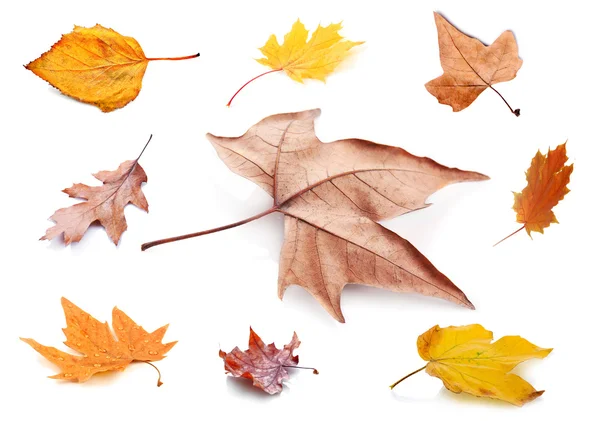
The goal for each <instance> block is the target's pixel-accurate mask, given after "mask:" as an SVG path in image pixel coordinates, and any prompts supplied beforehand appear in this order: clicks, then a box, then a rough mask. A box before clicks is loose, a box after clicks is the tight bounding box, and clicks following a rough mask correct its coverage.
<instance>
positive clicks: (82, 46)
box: [25, 25, 200, 112]
mask: <svg viewBox="0 0 600 421" xmlns="http://www.w3.org/2000/svg"><path fill="white" fill-rule="evenodd" d="M199 55H200V54H194V55H191V56H186V57H174V58H147V57H146V56H145V54H144V51H143V50H142V47H140V44H138V42H137V41H136V40H135V39H133V38H131V37H125V36H123V35H121V34H119V33H118V32H116V31H113V30H112V29H108V28H104V27H103V26H101V25H96V26H94V27H92V28H83V27H81V26H75V29H73V32H71V33H69V34H66V35H63V37H62V38H61V39H60V41H58V42H57V43H56V44H54V45H53V46H52V48H51V49H50V50H49V51H47V52H45V53H44V54H42V55H41V56H40V57H39V58H38V59H36V60H34V61H32V62H31V63H29V64H28V65H27V66H25V67H26V68H27V69H28V70H31V71H32V72H33V73H35V74H36V75H37V76H39V77H41V78H42V79H44V80H45V81H47V82H48V83H50V84H51V85H52V86H54V87H55V88H57V89H59V90H60V91H61V92H62V93H63V94H65V95H68V96H70V97H73V98H75V99H78V100H79V101H82V102H86V103H88V104H93V105H95V106H96V107H98V108H100V109H101V110H102V111H104V112H109V111H113V110H116V109H118V108H122V107H124V106H125V105H127V104H128V103H129V102H131V101H133V100H134V99H135V98H136V97H137V96H138V94H139V93H140V90H141V89H142V78H143V77H144V73H145V72H146V67H147V66H148V62H150V61H155V60H185V59H189V58H194V57H198V56H199Z"/></svg>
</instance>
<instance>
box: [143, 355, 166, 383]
mask: <svg viewBox="0 0 600 421" xmlns="http://www.w3.org/2000/svg"><path fill="white" fill-rule="evenodd" d="M142 362H143V363H146V364H148V365H151V366H152V367H154V369H155V370H156V372H157V373H158V381H157V382H156V386H157V387H161V386H162V385H163V382H162V381H160V379H161V377H162V375H161V374H160V370H159V369H158V367H156V366H155V365H154V364H152V363H151V362H150V361H142Z"/></svg>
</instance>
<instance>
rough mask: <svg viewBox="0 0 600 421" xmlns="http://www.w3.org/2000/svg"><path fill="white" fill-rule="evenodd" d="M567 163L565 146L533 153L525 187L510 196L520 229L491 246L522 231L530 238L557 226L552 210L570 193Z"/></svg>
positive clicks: (569, 171) (571, 170) (571, 168)
mask: <svg viewBox="0 0 600 421" xmlns="http://www.w3.org/2000/svg"><path fill="white" fill-rule="evenodd" d="M568 159H569V157H568V156H567V143H566V142H565V143H563V144H562V145H558V146H557V147H556V149H554V150H550V148H548V153H547V154H546V155H542V153H541V152H540V151H539V150H538V151H537V153H536V154H535V156H534V157H533V159H532V160H531V166H530V167H529V169H528V170H527V173H526V177H527V186H525V188H524V189H523V191H522V192H521V193H516V192H513V194H514V196H515V203H514V205H513V209H514V210H515V212H516V213H517V222H518V223H520V224H523V226H522V227H521V228H519V229H518V230H516V231H515V232H513V233H512V234H510V235H508V236H506V237H504V238H503V239H502V240H500V241H498V242H497V243H496V244H494V245H495V246H496V245H498V244H500V243H501V242H502V241H504V240H506V239H507V238H509V237H511V236H513V235H515V234H516V233H518V232H519V231H521V230H523V229H525V230H526V231H527V234H529V236H530V237H531V231H535V232H539V233H541V234H543V233H544V228H548V227H549V226H550V224H551V223H558V220H557V219H556V216H555V215H554V212H552V208H554V206H556V205H557V204H558V202H560V201H561V200H562V199H563V198H564V197H565V195H566V194H567V193H569V191H570V190H569V188H568V187H567V184H569V181H570V179H571V173H572V172H573V164H571V165H565V164H566V162H567V160H568Z"/></svg>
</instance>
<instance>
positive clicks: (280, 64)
mask: <svg viewBox="0 0 600 421" xmlns="http://www.w3.org/2000/svg"><path fill="white" fill-rule="evenodd" d="M340 29H342V24H341V23H332V24H330V25H329V26H326V27H322V26H321V25H319V26H317V29H316V30H315V31H314V32H313V34H312V35H311V37H310V39H308V31H307V30H306V28H305V27H304V24H303V23H302V22H300V19H298V20H297V21H296V23H294V25H292V30H291V31H290V32H288V33H287V34H286V35H285V36H284V37H283V44H281V45H279V42H278V41H277V37H276V36H275V35H271V36H270V37H269V39H268V40H267V43H266V44H265V45H264V46H263V47H262V48H260V51H261V53H263V55H264V57H263V58H259V59H257V60H256V61H258V62H259V63H260V64H264V65H265V66H268V67H270V68H271V69H273V70H269V71H268V72H265V73H262V74H260V75H258V76H256V77H255V78H253V79H251V80H249V81H248V82H246V83H245V84H244V85H243V86H242V87H241V88H240V89H238V91H237V92H236V93H235V94H234V95H233V96H232V97H231V99H230V100H229V102H228V103H227V106H228V107H229V106H230V105H231V102H232V101H233V99H234V98H235V97H236V96H237V94H239V93H240V91H241V90H242V89H244V88H245V87H246V85H248V84H249V83H250V82H252V81H254V80H256V79H258V78H259V77H261V76H264V75H267V74H269V73H274V72H282V71H283V72H285V73H286V74H287V75H288V76H289V77H291V78H292V79H293V80H295V81H296V82H300V83H303V81H304V79H318V80H320V81H322V82H325V77H326V76H328V75H329V74H331V73H332V72H333V71H334V70H335V68H336V67H337V66H338V65H339V64H340V63H341V62H342V61H343V60H344V59H345V58H346V57H347V56H348V54H349V53H348V51H349V50H350V49H351V48H352V47H355V46H357V45H360V44H363V41H360V42H353V41H346V40H343V39H344V38H343V37H342V36H341V35H340V34H339V33H338V32H339V31H340Z"/></svg>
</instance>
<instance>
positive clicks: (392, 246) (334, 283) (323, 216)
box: [142, 109, 488, 322]
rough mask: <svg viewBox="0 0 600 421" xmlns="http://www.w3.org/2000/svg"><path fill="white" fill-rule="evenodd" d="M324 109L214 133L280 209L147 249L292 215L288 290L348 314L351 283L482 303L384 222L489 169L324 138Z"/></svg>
mask: <svg viewBox="0 0 600 421" xmlns="http://www.w3.org/2000/svg"><path fill="white" fill-rule="evenodd" d="M319 114H320V110H318V109H317V110H310V111H304V112H299V113H289V114H278V115H273V116H271V117H267V118H265V119H264V120H262V121H261V122H259V123H258V124H256V125H254V126H253V127H252V128H250V130H248V132H247V133H246V134H244V135H243V136H241V137H235V138H225V137H217V136H212V135H210V134H209V135H208V137H209V140H210V141H211V142H212V144H213V146H214V147H215V149H216V150H217V152H218V154H219V157H220V158H221V159H222V160H223V161H224V162H225V164H227V166H228V167H229V168H230V169H231V170H232V171H233V172H235V173H236V174H239V175H241V176H242V177H245V178H247V179H249V180H251V181H253V182H255V183H256V184H257V185H259V186H260V187H262V188H263V189H264V190H266V191H267V192H268V193H269V194H270V195H271V196H273V198H274V204H273V207H272V208H271V209H268V210H266V211H265V212H263V213H261V214H259V215H256V216H253V217H251V218H248V219H246V220H243V221H240V222H237V223H234V224H230V225H226V226H224V227H220V228H216V229H212V230H208V231H202V232H199V233H195V234H188V235H185V236H180V237H173V238H169V239H165V240H159V241H154V242H150V243H146V244H144V245H142V249H143V250H146V249H148V248H150V247H152V246H155V245H158V244H163V243H166V242H172V241H176V240H180V239H183V238H190V237H196V236H199V235H205V234H208V233H212V232H216V231H221V230H223V229H228V228H232V227H235V226H238V225H241V224H244V223H247V222H250V221H253V220H255V219H257V218H260V217H262V216H264V215H267V214H269V213H273V212H279V213H282V214H283V215H285V242H284V245H283V249H282V251H281V259H280V265H279V296H280V298H281V297H282V296H283V293H284V291H285V290H286V289H287V287H289V286H290V285H299V286H301V287H303V288H304V289H306V290H307V291H308V292H310V293H311V294H312V295H313V296H314V297H315V298H316V299H317V300H318V301H319V303H321V305H322V306H323V307H324V308H325V309H326V310H327V311H328V312H329V313H330V314H331V315H332V316H333V317H335V318H336V319H337V320H338V321H340V322H343V321H344V316H343V315H342V311H341V308H340V297H341V293H342V289H343V288H344V286H345V285H346V284H362V285H369V286H373V287H379V288H385V289H388V290H391V291H400V292H405V291H409V292H417V293H420V294H424V295H429V296H435V297H439V298H443V299H446V300H449V301H452V302H455V303H458V304H461V305H463V306H466V307H469V308H473V305H472V304H471V303H470V301H469V300H468V299H467V297H466V296H465V294H463V292H462V291H461V290H460V289H459V288H457V287H456V285H454V284H453V283H452V282H451V281H450V280H449V279H448V278H447V277H446V276H445V275H443V274H442V273H441V272H440V271H438V270H437V269H436V268H435V267H434V266H433V265H432V264H431V262H430V261H429V260H427V258H426V257H425V256H423V255H422V254H421V253H420V252H419V251H418V250H417V249H416V248H415V247H414V246H413V245H412V244H411V243H409V242H408V241H407V240H405V239H403V238H401V237H400V236H398V235H397V234H396V233H394V232H392V231H390V230H388V229H387V228H384V227H383V226H381V225H379V224H378V223H377V222H376V221H381V220H384V219H389V218H393V217H395V216H399V215H402V214H404V213H407V212H411V211H414V210H417V209H421V208H424V207H426V206H427V204H426V203H425V200H426V199H427V197H428V196H429V195H431V194H432V193H434V192H435V191H437V190H439V189H440V188H442V187H444V186H445V185H447V184H450V183H455V182H460V181H474V180H485V179H487V178H488V177H486V176H485V175H482V174H479V173H475V172H468V171H461V170H458V169H456V168H448V167H445V166H443V165H440V164H438V163H437V162H435V161H433V160H431V159H429V158H420V157H416V156H414V155H411V154H409V153H408V152H406V151H405V150H403V149H400V148H396V147H393V146H386V145H381V144H377V143H373V142H369V141H367V140H362V139H344V140H338V141H335V142H331V143H323V142H321V141H320V140H319V139H318V138H317V136H316V135H315V130H314V120H315V118H316V117H317V116H319Z"/></svg>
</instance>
